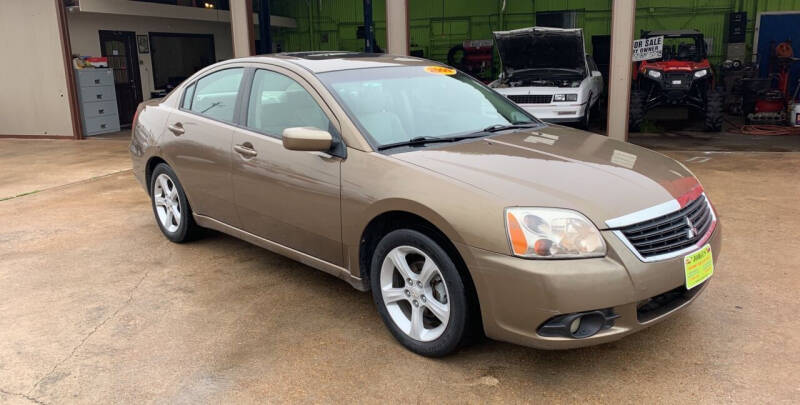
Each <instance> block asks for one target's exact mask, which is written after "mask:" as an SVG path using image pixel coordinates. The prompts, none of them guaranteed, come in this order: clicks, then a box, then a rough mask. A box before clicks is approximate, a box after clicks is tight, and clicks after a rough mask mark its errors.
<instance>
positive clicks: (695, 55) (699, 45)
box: [641, 30, 708, 62]
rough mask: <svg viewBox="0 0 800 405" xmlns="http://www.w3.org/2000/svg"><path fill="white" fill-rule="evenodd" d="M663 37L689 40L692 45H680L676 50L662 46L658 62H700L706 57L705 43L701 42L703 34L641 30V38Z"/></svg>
mask: <svg viewBox="0 0 800 405" xmlns="http://www.w3.org/2000/svg"><path fill="white" fill-rule="evenodd" d="M662 35H663V36H664V39H669V38H690V39H694V44H693V45H692V44H680V45H678V47H677V49H676V48H675V47H674V46H669V45H667V44H664V49H663V51H662V57H661V59H660V60H664V61H666V60H672V59H678V60H688V59H691V60H694V61H695V62H700V61H701V60H703V59H706V58H707V57H708V55H707V53H708V52H707V50H706V42H705V41H704V40H703V33H702V32H700V31H697V30H662V31H646V30H642V32H641V38H652V37H659V36H662Z"/></svg>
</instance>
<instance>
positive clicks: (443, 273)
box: [370, 229, 469, 357]
mask: <svg viewBox="0 0 800 405" xmlns="http://www.w3.org/2000/svg"><path fill="white" fill-rule="evenodd" d="M370 279H371V280H370V284H371V288H372V298H373V300H374V301H375V306H376V307H377V309H378V313H379V314H380V315H381V318H382V319H383V322H384V323H385V324H386V327H387V328H389V331H390V332H391V333H392V335H394V337H395V338H396V339H397V340H398V341H399V342H400V343H402V344H403V346H405V347H406V348H408V349H409V350H411V351H413V352H415V353H418V354H421V355H423V356H430V357H440V356H445V355H447V354H450V353H452V352H453V351H454V350H456V349H457V348H458V347H459V346H460V345H461V343H462V341H463V340H464V338H465V336H466V331H467V317H468V312H469V305H468V298H467V293H466V290H465V287H464V282H463V280H462V278H461V275H460V274H459V272H458V270H457V269H456V265H455V264H454V262H453V260H452V259H451V258H450V257H449V255H448V254H447V252H446V251H445V250H444V249H442V247H441V246H439V245H438V244H437V243H436V242H435V241H434V240H433V239H431V238H429V237H428V236H426V235H425V234H422V233H420V232H417V231H413V230H410V229H400V230H396V231H392V232H390V233H389V234H387V235H386V236H385V237H384V238H383V239H382V240H381V241H380V242H379V243H378V246H377V247H376V248H375V253H374V255H373V257H372V264H371V269H370Z"/></svg>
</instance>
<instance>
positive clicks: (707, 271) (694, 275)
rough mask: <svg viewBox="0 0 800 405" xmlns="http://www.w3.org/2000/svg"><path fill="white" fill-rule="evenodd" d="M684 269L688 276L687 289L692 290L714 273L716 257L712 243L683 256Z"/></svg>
mask: <svg viewBox="0 0 800 405" xmlns="http://www.w3.org/2000/svg"><path fill="white" fill-rule="evenodd" d="M683 271H684V275H685V277H686V289H687V290H691V289H692V288H694V287H697V286H698V285H700V284H702V283H703V282H704V281H706V280H708V279H709V278H710V277H711V275H713V274H714V257H713V255H712V253H711V245H709V244H706V245H705V246H703V247H702V248H700V250H698V251H696V252H694V253H690V254H688V255H686V256H684V257H683Z"/></svg>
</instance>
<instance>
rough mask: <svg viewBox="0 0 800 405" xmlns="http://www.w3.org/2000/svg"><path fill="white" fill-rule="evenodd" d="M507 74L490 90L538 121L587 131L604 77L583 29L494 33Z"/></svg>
mask: <svg viewBox="0 0 800 405" xmlns="http://www.w3.org/2000/svg"><path fill="white" fill-rule="evenodd" d="M494 41H495V44H496V45H497V50H498V53H499V54H500V61H501V63H502V65H503V72H502V73H500V78H499V79H497V80H495V81H493V82H492V83H490V84H489V86H490V87H492V88H494V89H495V90H496V91H497V92H498V93H500V94H502V95H504V96H506V97H508V98H509V99H511V100H512V101H514V102H515V103H517V104H519V105H520V106H521V107H522V108H524V109H525V110H526V111H528V112H530V113H531V114H533V115H534V116H536V118H539V119H541V120H543V121H548V122H573V123H577V124H579V125H580V126H581V127H583V128H586V127H588V125H589V119H590V113H591V111H592V109H593V108H594V107H595V106H596V105H597V102H598V101H599V100H600V96H601V94H602V92H603V76H602V74H601V73H600V71H598V70H597V66H596V65H595V63H594V61H593V60H592V58H591V57H590V56H589V55H587V54H586V48H585V47H584V43H583V30H581V29H580V28H570V29H566V28H548V27H530V28H522V29H517V30H513V31H496V32H494Z"/></svg>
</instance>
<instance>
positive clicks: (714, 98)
mask: <svg viewBox="0 0 800 405" xmlns="http://www.w3.org/2000/svg"><path fill="white" fill-rule="evenodd" d="M724 101H725V100H724V98H723V97H722V93H720V92H718V91H714V90H712V91H709V92H708V96H707V98H706V117H705V118H706V121H705V130H706V131H708V132H719V131H721V130H722V112H723V109H724V107H725V105H724Z"/></svg>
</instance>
